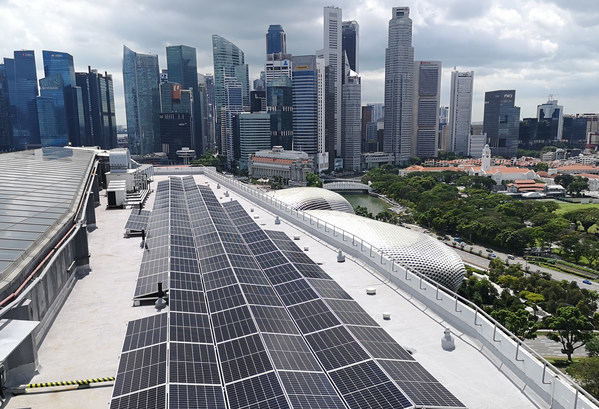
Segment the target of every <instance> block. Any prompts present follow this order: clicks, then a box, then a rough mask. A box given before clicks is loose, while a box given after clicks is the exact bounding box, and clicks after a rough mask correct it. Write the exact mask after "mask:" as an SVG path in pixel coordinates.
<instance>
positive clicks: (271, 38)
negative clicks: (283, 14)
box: [266, 24, 287, 54]
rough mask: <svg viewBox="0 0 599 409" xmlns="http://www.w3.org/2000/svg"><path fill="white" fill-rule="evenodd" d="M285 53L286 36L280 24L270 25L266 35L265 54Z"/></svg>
mask: <svg viewBox="0 0 599 409" xmlns="http://www.w3.org/2000/svg"><path fill="white" fill-rule="evenodd" d="M286 52H287V35H286V34H285V31H283V26H281V25H280V24H271V25H270V26H268V32H267V33H266V54H277V53H283V54H285V53H286Z"/></svg>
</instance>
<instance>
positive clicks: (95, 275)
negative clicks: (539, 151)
mask: <svg viewBox="0 0 599 409" xmlns="http://www.w3.org/2000/svg"><path fill="white" fill-rule="evenodd" d="M166 178H167V176H155V177H154V182H153V183H152V187H153V188H155V186H156V183H157V181H160V180H164V179H166ZM194 178H195V179H196V181H197V183H198V184H202V185H205V183H206V182H207V181H208V182H209V186H210V187H211V188H212V189H213V191H214V192H215V194H216V197H217V198H220V199H221V202H228V201H230V200H231V198H232V199H233V200H237V201H239V203H240V204H241V205H242V206H243V207H244V208H245V209H246V210H247V211H248V214H249V215H250V216H252V217H253V218H254V221H255V222H256V223H257V224H258V225H259V226H260V227H262V228H263V229H267V230H279V231H284V232H285V233H287V234H288V236H289V237H290V238H293V236H295V235H299V236H300V240H298V241H295V243H296V244H298V245H299V246H300V248H301V249H302V250H303V249H304V247H308V250H307V251H306V254H307V255H308V256H310V258H312V260H314V261H315V262H317V263H322V265H321V267H322V268H323V269H324V270H325V271H326V272H327V273H328V274H329V275H331V277H333V278H334V279H335V280H337V282H338V283H339V284H340V285H341V286H342V287H343V288H344V289H345V290H346V291H347V292H348V293H349V294H350V295H351V296H352V297H353V298H354V299H355V300H356V301H358V302H359V303H360V305H362V307H363V308H364V309H365V310H366V311H367V312H368V313H369V314H370V315H371V316H372V317H373V318H374V319H375V320H376V321H377V322H378V323H379V324H380V325H381V327H383V328H384V329H385V330H387V332H388V333H389V334H390V335H391V336H393V337H394V338H395V339H396V340H397V342H398V343H399V344H400V345H402V346H403V347H404V348H406V349H407V350H409V351H410V352H412V353H413V356H414V358H415V359H416V360H417V361H418V362H419V363H420V364H422V365H423V366H424V367H425V368H426V369H427V370H428V371H429V372H430V373H431V374H432V375H433V376H434V377H435V378H437V380H439V381H440V382H441V383H443V385H445V386H446V387H447V389H448V390H449V391H450V392H451V393H453V394H454V395H455V396H456V397H457V398H458V399H459V400H460V401H461V402H462V403H464V404H465V405H466V406H467V407H469V408H476V409H486V408H489V409H491V408H502V409H503V408H522V409H525V408H537V407H539V406H537V405H536V404H535V403H533V402H532V401H530V400H529V399H528V398H527V397H526V396H525V395H524V394H523V393H522V392H521V390H520V389H519V388H518V387H517V386H516V385H515V384H513V383H512V382H511V381H510V380H509V379H508V378H507V377H506V376H505V375H503V374H502V373H501V372H500V371H499V370H498V369H497V368H496V367H495V366H494V365H493V363H491V362H490V361H489V360H488V359H487V358H486V357H485V356H483V355H482V354H481V353H479V346H478V343H477V342H476V341H473V340H472V339H470V338H469V337H467V336H458V335H459V334H458V335H456V334H455V331H454V330H453V329H452V333H453V334H454V339H455V346H456V348H455V350H454V351H451V352H447V351H444V350H443V349H442V348H441V338H442V336H443V332H444V330H445V328H446V327H447V324H446V323H444V322H443V320H442V319H441V318H440V317H439V316H437V315H435V314H433V313H431V312H430V311H427V309H426V308H424V306H423V305H422V304H420V303H419V302H417V301H415V300H411V299H410V297H409V296H407V295H406V294H405V293H403V292H402V291H401V290H397V289H396V288H395V287H394V286H393V287H390V286H388V285H387V283H386V282H384V281H381V280H380V279H379V278H377V276H375V275H374V274H373V273H372V270H371V269H370V268H369V267H366V266H365V265H364V264H363V263H362V262H360V261H359V260H355V259H353V258H351V257H349V256H346V261H345V263H338V262H337V249H336V248H333V247H331V246H329V245H327V244H326V243H324V242H322V241H320V240H318V239H316V238H314V237H310V236H309V235H308V234H307V233H306V232H305V231H303V230H300V229H299V228H297V227H295V226H294V225H291V224H288V223H287V222H286V221H285V220H281V224H280V225H275V224H274V220H275V217H274V215H272V214H270V213H269V212H267V211H265V210H264V209H262V208H260V207H258V206H256V205H255V204H254V203H250V202H249V201H247V200H245V199H244V198H243V197H241V196H240V195H238V194H236V193H232V192H229V197H225V196H224V193H225V190H226V189H225V188H224V187H221V189H219V190H217V189H216V185H217V183H216V182H215V181H212V180H210V179H209V178H207V177H206V176H203V175H202V176H198V175H194ZM103 194H104V192H101V201H102V204H101V206H99V207H97V208H96V217H97V229H96V230H94V231H92V232H91V233H90V234H89V243H90V252H91V261H90V263H91V268H92V271H91V272H90V273H89V275H87V276H85V277H83V278H82V279H80V280H78V281H77V283H76V284H75V287H74V288H73V291H72V293H71V294H70V296H69V297H68V299H67V301H66V302H65V305H64V306H63V308H62V310H61V311H60V313H59V315H58V317H57V319H56V321H55V322H54V324H53V326H52V328H51V329H50V331H49V333H48V335H47V337H46V339H45V340H44V343H43V344H42V346H41V348H40V350H39V364H40V367H39V374H37V375H36V376H35V377H34V378H33V379H32V381H31V382H32V383H41V382H53V381H63V380H65V381H66V380H75V379H89V378H99V377H108V376H115V375H116V371H117V366H118V362H119V361H118V359H119V354H120V352H121V349H122V346H123V340H124V336H125V330H126V324H127V322H128V321H130V320H133V319H137V318H142V317H145V316H149V315H151V314H156V313H157V311H156V309H155V308H154V307H152V306H142V307H133V306H132V305H133V304H132V298H133V293H134V290H135V284H136V279H137V275H138V272H139V265H140V262H141V257H142V249H141V247H140V242H141V239H140V238H139V237H132V238H128V239H127V238H124V237H123V234H124V231H125V230H124V226H125V223H126V221H127V219H128V217H129V214H130V213H131V210H129V209H124V210H122V209H115V210H106V198H105V197H103ZM153 200H154V194H152V195H150V197H149V199H148V202H147V204H146V207H145V208H146V209H148V210H151V209H152V207H153ZM250 208H253V209H254V211H253V212H250ZM256 216H257V218H256ZM367 287H376V289H377V294H376V295H374V296H370V295H366V288H367ZM383 312H389V313H391V320H388V321H387V320H383V318H382V314H383ZM450 328H451V327H450ZM59 390H60V392H58V391H59ZM111 394H112V383H104V384H97V385H93V386H91V387H89V388H84V389H71V390H68V391H64V388H53V389H32V390H30V391H28V392H27V393H26V394H25V395H19V396H13V397H12V398H11V399H10V401H9V402H8V405H7V406H6V408H14V409H17V408H44V409H47V408H48V409H52V408H60V409H70V408H82V407H85V408H102V409H106V408H107V407H108V405H109V402H110V398H111Z"/></svg>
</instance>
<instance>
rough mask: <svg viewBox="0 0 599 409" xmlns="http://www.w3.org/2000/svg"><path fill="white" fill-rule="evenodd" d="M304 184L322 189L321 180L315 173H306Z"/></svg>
mask: <svg viewBox="0 0 599 409" xmlns="http://www.w3.org/2000/svg"><path fill="white" fill-rule="evenodd" d="M306 182H307V184H308V186H313V187H322V180H321V179H320V176H318V175H317V174H316V173H308V174H307V175H306Z"/></svg>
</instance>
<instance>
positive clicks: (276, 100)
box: [266, 76, 293, 150]
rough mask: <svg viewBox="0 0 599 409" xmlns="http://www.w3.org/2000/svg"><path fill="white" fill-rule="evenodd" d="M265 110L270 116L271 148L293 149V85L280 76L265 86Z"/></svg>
mask: <svg viewBox="0 0 599 409" xmlns="http://www.w3.org/2000/svg"><path fill="white" fill-rule="evenodd" d="M266 110H267V112H268V113H269V114H270V135H271V136H270V141H271V145H270V146H271V147H272V146H282V147H283V149H285V150H291V149H292V148H293V83H292V81H291V78H289V77H287V76H281V77H279V78H276V79H274V80H272V81H270V82H268V83H267V84H266Z"/></svg>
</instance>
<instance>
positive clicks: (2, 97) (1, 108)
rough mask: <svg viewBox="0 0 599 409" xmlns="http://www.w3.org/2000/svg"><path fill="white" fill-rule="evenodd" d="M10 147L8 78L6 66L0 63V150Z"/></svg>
mask: <svg viewBox="0 0 599 409" xmlns="http://www.w3.org/2000/svg"><path fill="white" fill-rule="evenodd" d="M11 149H12V122H11V120H10V102H9V99H8V80H7V77H6V66H5V65H4V64H0V152H7V151H10V150H11Z"/></svg>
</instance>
